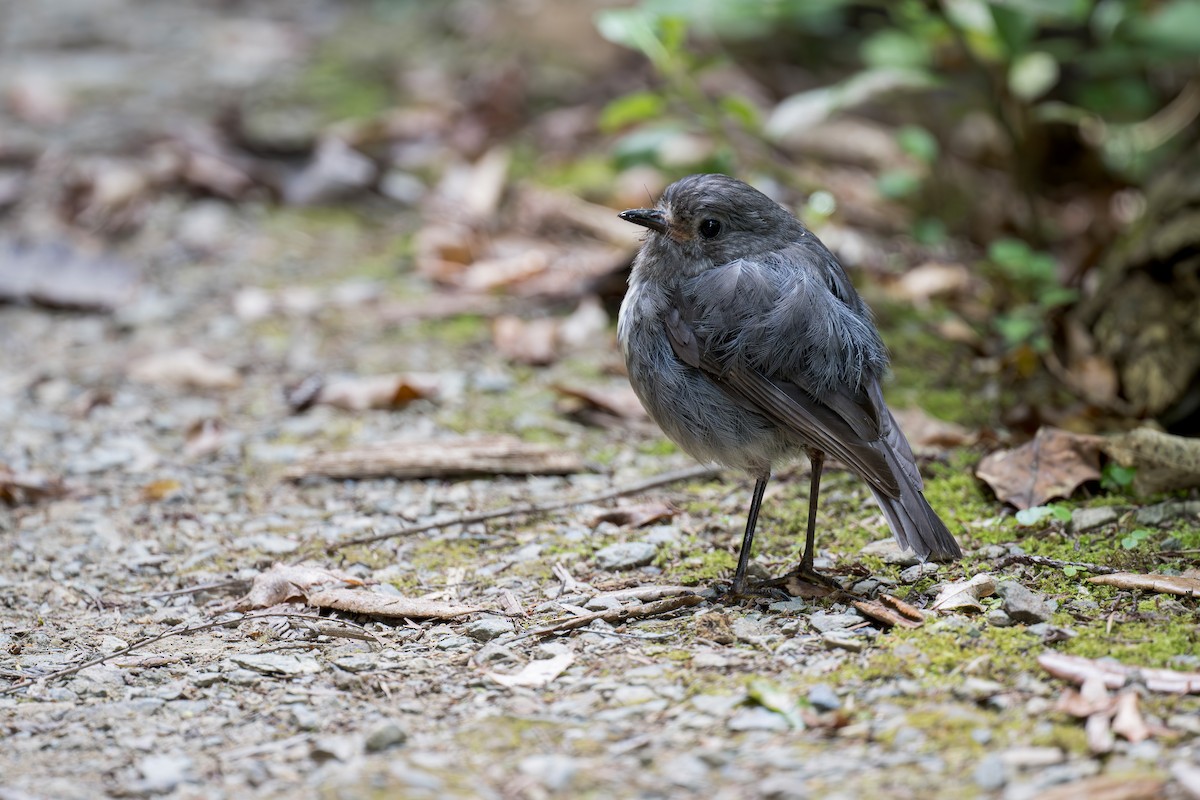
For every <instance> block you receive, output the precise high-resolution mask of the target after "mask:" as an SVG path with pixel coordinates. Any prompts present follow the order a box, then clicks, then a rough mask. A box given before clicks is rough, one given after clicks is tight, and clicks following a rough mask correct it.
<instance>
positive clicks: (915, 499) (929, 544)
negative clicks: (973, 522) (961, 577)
mask: <svg viewBox="0 0 1200 800" xmlns="http://www.w3.org/2000/svg"><path fill="white" fill-rule="evenodd" d="M882 421H883V425H882V428H883V430H882V433H883V436H882V437H881V440H880V444H881V445H883V449H884V450H885V451H886V452H885V457H886V458H887V461H888V464H889V466H891V468H892V473H893V474H894V475H895V476H896V482H897V483H899V484H900V495H899V496H898V497H888V496H887V495H885V494H882V493H881V492H880V491H879V490H878V489H873V490H872V491H873V492H874V494H875V499H876V500H877V501H878V502H879V506H880V508H882V509H883V516H884V518H886V519H887V522H888V527H890V528H891V529H892V534H893V535H894V536H895V537H896V541H897V542H898V543H899V544H900V546H901V547H907V548H911V549H912V551H913V552H914V553H916V554H917V557H918V558H920V559H921V560H922V561H928V560H930V559H933V560H934V561H950V560H953V559H957V558H962V549H961V548H960V547H959V546H958V542H956V541H955V540H954V536H953V534H951V533H950V530H949V528H947V527H946V523H944V522H942V519H941V517H939V516H938V515H937V512H935V511H934V510H933V508H932V507H931V506H930V505H929V501H928V500H926V499H925V495H924V493H922V491H921V490H922V489H923V488H925V483H924V481H923V480H921V473H920V472H919V471H918V470H917V462H916V459H915V458H913V454H912V448H911V447H910V446H909V444H908V440H907V439H906V438H904V434H903V433H902V432H901V431H900V426H899V425H897V424H896V420H895V418H894V417H892V413H891V411H888V410H887V409H886V406H885V407H884V417H883V420H882Z"/></svg>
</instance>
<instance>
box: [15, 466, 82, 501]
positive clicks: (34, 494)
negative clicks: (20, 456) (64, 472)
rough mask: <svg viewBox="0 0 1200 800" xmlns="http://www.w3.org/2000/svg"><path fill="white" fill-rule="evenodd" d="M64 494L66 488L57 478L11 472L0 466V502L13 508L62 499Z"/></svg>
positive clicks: (39, 474)
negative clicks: (40, 501)
mask: <svg viewBox="0 0 1200 800" xmlns="http://www.w3.org/2000/svg"><path fill="white" fill-rule="evenodd" d="M66 493H67V487H66V486H65V485H64V484H63V482H62V481H61V480H60V479H58V478H50V477H47V476H45V475H42V474H41V473H40V472H13V471H12V470H10V469H9V468H8V467H5V466H4V465H2V464H0V502H4V503H8V504H9V505H14V506H15V505H20V504H22V503H36V502H37V501H38V500H45V499H48V498H53V497H62V496H63V495H65V494H66Z"/></svg>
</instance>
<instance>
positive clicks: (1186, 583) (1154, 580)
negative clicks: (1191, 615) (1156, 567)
mask: <svg viewBox="0 0 1200 800" xmlns="http://www.w3.org/2000/svg"><path fill="white" fill-rule="evenodd" d="M1088 582H1089V583H1104V584H1108V585H1109V586H1116V587H1117V588H1119V589H1138V590H1142V591H1148V592H1161V593H1163V594H1178V595H1183V596H1184V597H1200V570H1195V569H1190V570H1188V571H1187V572H1185V573H1183V574H1182V575H1144V574H1141V573H1137V572H1114V573H1113V574H1111V575H1096V576H1094V577H1091V578H1088Z"/></svg>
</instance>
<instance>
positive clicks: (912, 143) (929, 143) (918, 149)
mask: <svg viewBox="0 0 1200 800" xmlns="http://www.w3.org/2000/svg"><path fill="white" fill-rule="evenodd" d="M896 141H897V143H898V144H899V145H900V149H901V150H903V151H904V152H906V153H908V154H909V155H910V156H912V157H913V158H915V159H917V160H918V161H923V162H924V163H926V164H932V163H933V162H934V161H936V160H937V157H938V141H937V139H936V138H934V136H933V134H932V133H930V132H929V131H927V130H925V129H924V128H922V127H920V126H919V125H905V126H904V127H903V128H901V129H900V130H898V131H896Z"/></svg>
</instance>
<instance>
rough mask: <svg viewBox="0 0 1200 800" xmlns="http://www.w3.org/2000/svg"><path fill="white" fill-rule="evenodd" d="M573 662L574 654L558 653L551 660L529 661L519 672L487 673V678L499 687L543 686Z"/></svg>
mask: <svg viewBox="0 0 1200 800" xmlns="http://www.w3.org/2000/svg"><path fill="white" fill-rule="evenodd" d="M574 662H575V654H574V653H569V652H568V653H559V654H558V655H556V656H554V657H553V658H545V659H541V660H539V661H530V662H529V663H528V664H526V665H525V666H524V667H522V668H521V671H520V672H517V673H514V674H512V675H502V674H500V673H498V672H489V673H488V677H489V678H491V679H492V680H494V681H495V682H496V683H498V684H500V685H501V686H545V685H546V684H548V683H549V682H550V681H552V680H554V679H555V678H557V677H558V676H559V675H562V674H563V672H565V671H566V669H567V667H569V666H571V664H573V663H574Z"/></svg>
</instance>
